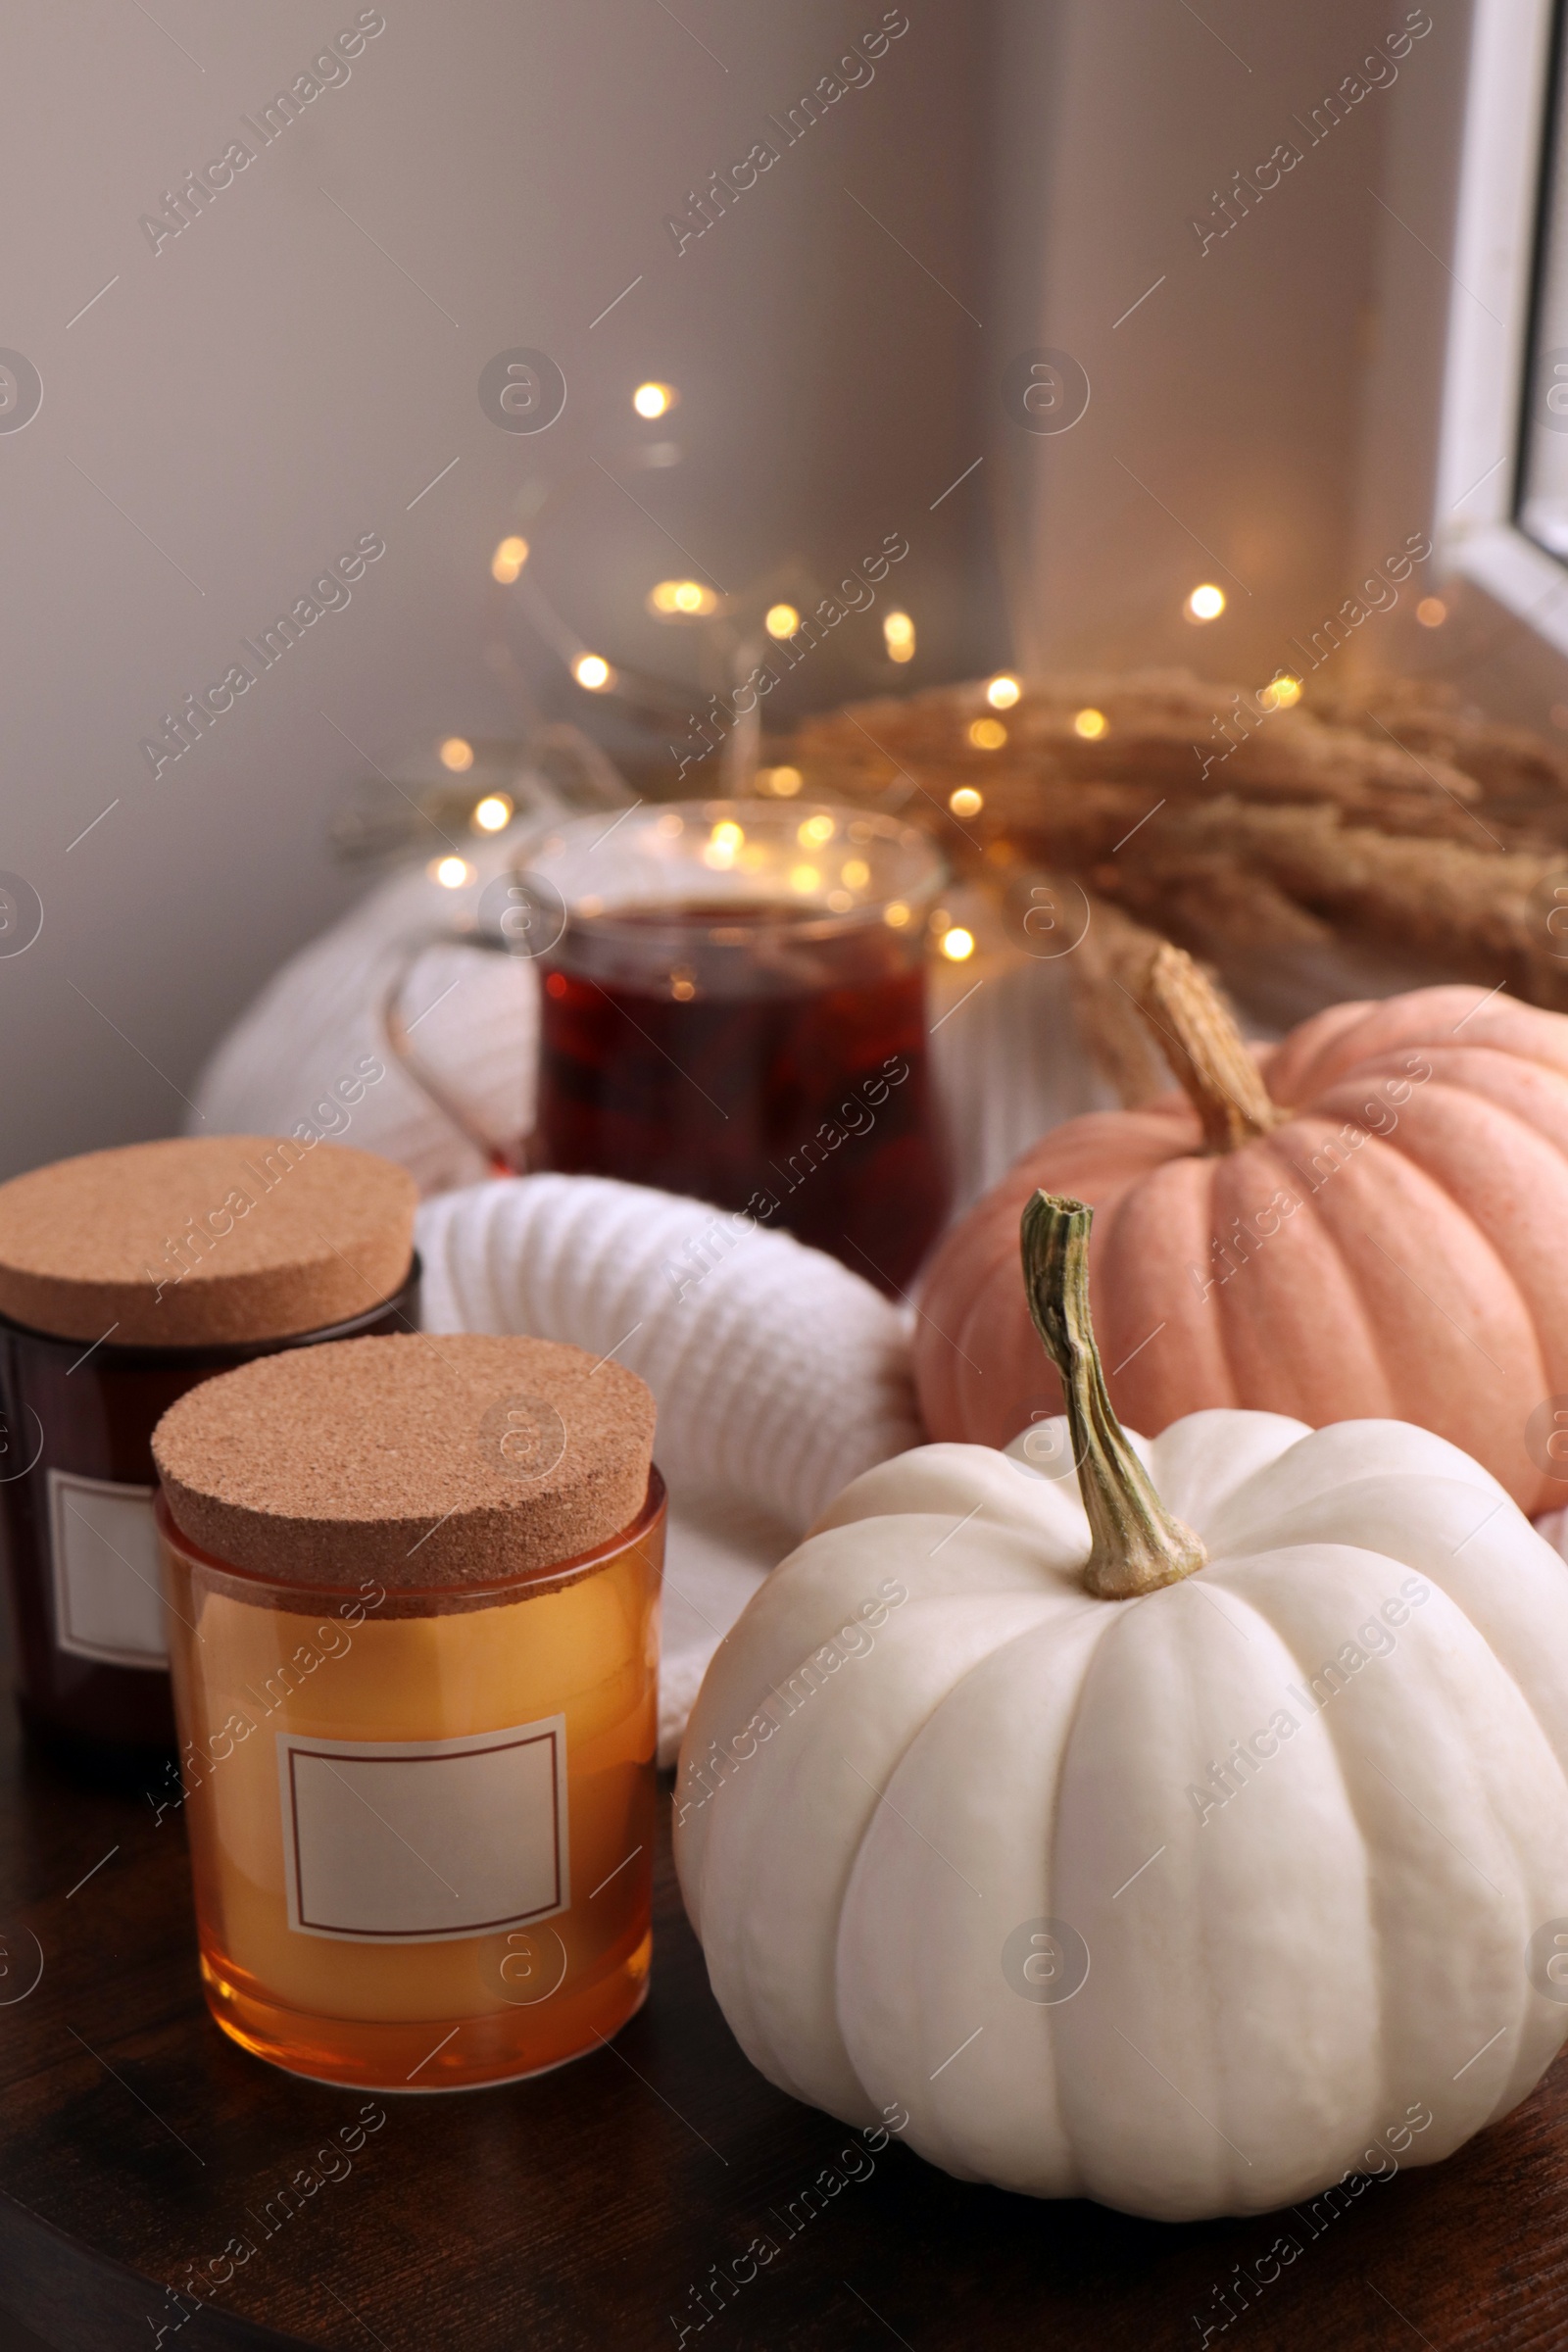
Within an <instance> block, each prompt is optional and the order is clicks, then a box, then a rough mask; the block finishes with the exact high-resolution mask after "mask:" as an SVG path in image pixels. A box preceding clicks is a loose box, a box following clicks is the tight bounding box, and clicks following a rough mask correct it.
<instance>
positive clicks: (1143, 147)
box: [991, 0, 1463, 684]
mask: <svg viewBox="0 0 1568 2352" xmlns="http://www.w3.org/2000/svg"><path fill="white" fill-rule="evenodd" d="M1002 13H1003V27H1004V30H1003V39H1004V42H1005V48H1006V50H1009V51H1010V52H1011V55H1012V57H1013V59H1014V60H1015V61H1016V63H1015V65H1014V67H1013V68H1012V69H1011V70H1010V71H1009V70H1008V67H1007V65H1006V62H1005V58H1004V60H1003V68H1002V82H1003V86H1004V88H1005V89H1006V90H1007V91H1008V93H1009V96H1008V100H1007V106H1008V137H1007V141H1006V153H1007V159H1008V160H1007V165H1006V169H1007V172H1008V173H1009V181H1008V186H1009V195H1010V197H1011V202H1010V203H1009V205H1008V207H1007V208H1006V209H1007V210H1008V212H1009V214H1010V215H1011V216H1012V217H1011V219H1010V221H1009V222H1008V225H1007V235H1006V241H1005V244H1003V245H1000V246H999V249H998V250H999V260H1000V265H1001V270H1002V277H1001V284H1000V289H999V297H998V308H999V312H1000V313H1001V315H1002V317H1003V318H1004V319H1005V332H1006V333H1007V334H1008V335H1010V337H1011V338H1012V340H1013V342H1014V344H1015V345H1021V344H1023V343H1040V344H1047V345H1059V346H1062V347H1064V348H1065V349H1067V350H1069V351H1070V352H1072V353H1073V354H1074V356H1075V357H1076V358H1077V359H1078V360H1079V361H1080V363H1081V365H1082V366H1083V367H1084V368H1085V369H1086V370H1087V372H1088V374H1089V377H1090V379H1091V382H1092V386H1093V397H1092V400H1091V405H1090V407H1089V410H1088V412H1087V414H1086V415H1085V417H1084V418H1083V420H1082V422H1081V423H1080V424H1078V425H1077V426H1076V427H1074V429H1073V430H1072V431H1070V432H1067V433H1063V434H1062V435H1060V436H1059V437H1057V438H1040V439H1031V438H1030V437H1029V436H1027V435H1025V434H1023V433H1021V432H1015V431H1014V432H1009V431H1007V430H1006V429H1005V428H1004V427H1003V426H1000V425H999V426H998V427H997V428H995V431H996V440H995V446H996V449H997V454H998V459H999V463H998V465H997V466H996V468H995V469H994V472H993V477H992V483H991V488H992V493H993V499H994V503H995V509H996V513H997V517H998V522H999V527H1000V529H1001V530H1002V532H1003V533H1004V535H1005V540H1006V543H1007V546H1008V561H1007V565H1006V572H1007V578H1008V580H1009V583H1010V584H1012V586H1013V590H1014V595H1015V602H1016V610H1017V613H1018V625H1019V631H1020V636H1021V638H1022V641H1023V647H1024V650H1025V651H1026V653H1028V654H1031V655H1033V656H1034V657H1035V658H1037V659H1041V660H1046V661H1049V662H1053V663H1056V664H1062V663H1075V662H1085V663H1094V662H1101V661H1105V662H1117V663H1121V662H1156V663H1164V662H1179V663H1187V664H1190V665H1191V666H1193V667H1195V668H1197V669H1198V670H1200V672H1201V673H1204V674H1209V675H1213V676H1216V677H1229V678H1238V679H1240V680H1242V681H1243V682H1244V683H1253V684H1260V683H1262V681H1263V680H1265V679H1266V678H1268V677H1269V676H1271V675H1272V674H1273V672H1274V670H1275V669H1276V668H1277V667H1278V666H1280V665H1281V664H1292V663H1294V664H1295V666H1297V667H1299V666H1300V662H1299V658H1298V657H1297V655H1296V654H1295V652H1294V651H1293V647H1292V644H1291V640H1292V638H1293V637H1296V636H1302V637H1305V636H1307V635H1308V634H1309V632H1310V631H1311V629H1312V628H1313V627H1314V626H1315V625H1316V624H1317V623H1319V622H1320V621H1321V620H1322V618H1323V617H1324V616H1325V615H1326V614H1327V613H1331V612H1333V611H1335V610H1336V609H1337V607H1338V606H1339V605H1340V603H1341V601H1342V600H1343V599H1344V598H1345V597H1346V596H1347V595H1348V594H1349V593H1350V592H1351V590H1352V589H1353V587H1354V585H1355V581H1356V579H1357V577H1358V575H1359V568H1360V566H1361V556H1362V548H1361V536H1362V530H1363V527H1365V526H1368V525H1370V524H1371V523H1372V521H1373V518H1371V517H1366V516H1358V514H1357V479H1358V468H1359V454H1358V453H1359V448H1360V430H1361V420H1362V414H1363V404H1364V401H1365V398H1366V368H1367V364H1368V362H1369V360H1370V358H1371V356H1372V354H1373V353H1374V351H1375V350H1376V348H1377V342H1378V336H1379V332H1380V312H1382V311H1383V310H1384V309H1385V308H1386V307H1387V308H1388V318H1387V327H1388V330H1389V331H1390V332H1392V333H1393V334H1394V335H1395V337H1396V338H1397V341H1398V345H1399V353H1400V356H1401V358H1402V362H1403V365H1402V367H1401V366H1400V365H1398V364H1397V365H1396V367H1395V368H1393V370H1391V371H1390V373H1389V376H1388V379H1387V382H1386V386H1385V390H1386V396H1387V397H1388V398H1389V399H1391V400H1395V401H1397V400H1400V399H1402V400H1404V401H1405V402H1406V403H1407V404H1409V406H1408V410H1407V413H1408V414H1409V416H1410V430H1409V432H1408V433H1407V435H1406V437H1405V438H1406V443H1407V445H1408V448H1409V449H1410V450H1411V451H1413V463H1411V464H1410V465H1409V466H1407V467H1406V470H1405V478H1404V479H1403V480H1402V481H1401V482H1400V483H1399V485H1398V495H1397V497H1392V498H1390V499H1388V500H1385V501H1384V503H1383V511H1382V512H1380V513H1379V514H1378V515H1377V516H1376V517H1375V527H1374V529H1373V535H1374V536H1376V532H1377V531H1381V530H1383V529H1385V528H1390V527H1395V526H1396V525H1397V528H1398V531H1399V533H1400V535H1401V536H1403V535H1404V534H1406V533H1410V532H1418V531H1420V530H1421V529H1422V528H1423V526H1424V525H1425V524H1426V523H1427V521H1428V520H1429V519H1430V500H1431V464H1432V457H1433V451H1432V447H1431V442H1430V438H1428V439H1427V440H1426V441H1425V442H1424V443H1423V441H1422V434H1423V432H1430V429H1431V427H1430V422H1429V415H1428V413H1429V412H1431V411H1433V409H1434V406H1435V399H1436V394H1437V390H1438V384H1437V378H1436V372H1435V371H1436V368H1437V367H1438V366H1439V365H1440V364H1441V349H1442V314H1443V302H1442V298H1441V290H1442V289H1443V288H1444V285H1445V280H1444V278H1443V275H1442V270H1441V265H1439V264H1437V263H1436V262H1434V261H1433V260H1431V259H1430V258H1429V257H1427V256H1426V255H1424V254H1423V253H1422V252H1421V251H1420V248H1419V246H1418V245H1416V244H1415V243H1413V242H1409V243H1408V250H1407V254H1406V255H1405V256H1401V257H1397V263H1396V266H1395V268H1394V269H1393V270H1391V271H1388V272H1383V273H1381V274H1380V255H1381V253H1382V248H1383V237H1382V232H1383V230H1384V228H1385V226H1386V224H1387V216H1386V214H1385V213H1384V212H1383V211H1382V209H1381V207H1380V205H1379V203H1378V201H1377V196H1378V194H1380V193H1382V191H1383V181H1384V177H1385V174H1386V172H1387V170H1388V159H1389V154H1390V150H1391V143H1392V142H1393V141H1394V140H1395V139H1396V136H1397V126H1398V125H1399V123H1401V121H1402V120H1403V119H1404V117H1405V116H1406V114H1407V112H1408V110H1409V109H1410V108H1411V106H1412V103H1413V104H1414V105H1415V107H1416V108H1418V109H1421V110H1428V109H1430V108H1431V105H1432V99H1433V93H1434V91H1436V90H1440V89H1441V90H1443V91H1444V92H1446V90H1447V88H1448V86H1449V85H1450V83H1451V79H1452V74H1453V68H1454V59H1455V58H1456V56H1458V55H1459V54H1460V50H1461V43H1462V33H1463V11H1462V10H1460V9H1457V8H1454V7H1448V8H1446V9H1445V8H1443V7H1442V6H1436V7H1435V8H1434V11H1433V19H1434V26H1433V30H1432V32H1431V33H1429V34H1428V35H1426V36H1425V37H1424V38H1422V39H1419V40H1415V41H1413V42H1412V44H1411V46H1410V49H1409V52H1408V54H1407V55H1406V56H1405V57H1404V58H1403V59H1402V60H1397V61H1390V63H1389V64H1388V65H1387V66H1384V67H1379V68H1375V69H1373V72H1374V73H1377V74H1378V75H1380V76H1381V77H1382V79H1383V82H1384V85H1385V86H1382V87H1376V88H1370V89H1369V90H1368V92H1367V94H1366V96H1365V97H1364V98H1362V99H1361V100H1359V101H1352V102H1351V103H1350V104H1349V106H1348V113H1347V118H1346V120H1344V121H1343V122H1341V123H1338V125H1337V126H1336V127H1334V128H1332V129H1330V130H1326V131H1322V132H1320V133H1319V135H1318V139H1317V143H1316V144H1315V145H1313V144H1312V143H1311V135H1312V128H1313V124H1312V112H1313V109H1314V107H1316V106H1318V105H1320V104H1321V102H1322V100H1323V98H1324V96H1325V94H1326V93H1327V92H1329V91H1330V90H1334V89H1337V88H1339V87H1340V85H1341V84H1342V83H1343V81H1344V80H1345V77H1346V76H1347V75H1350V74H1354V73H1358V72H1359V71H1360V67H1361V61H1362V60H1363V58H1364V57H1365V56H1366V55H1367V53H1368V52H1369V50H1371V49H1372V48H1373V47H1374V46H1375V45H1376V44H1377V43H1378V42H1379V41H1381V40H1382V39H1383V37H1384V36H1385V35H1386V34H1388V33H1390V32H1394V31H1396V30H1397V28H1398V27H1399V26H1400V25H1403V23H1404V19H1405V15H1406V11H1405V8H1404V6H1403V5H1402V4H1400V0H1390V4H1389V5H1384V6H1373V5H1369V4H1368V0H1324V4H1323V5H1320V6H1316V7H1313V8H1311V9H1300V8H1296V9H1287V8H1280V7H1276V8H1269V9H1261V10H1260V9H1256V8H1245V7H1242V6H1240V5H1238V4H1237V0H1213V4H1211V5H1204V6H1203V7H1201V9H1199V10H1198V11H1197V12H1196V13H1195V12H1194V11H1193V10H1190V9H1188V8H1186V7H1184V6H1181V5H1172V6H1166V5H1164V4H1163V0H1132V4H1131V5H1124V6H1118V7H1115V8H1107V7H1104V6H1103V5H1099V4H1097V0H1065V4H1064V6H1063V7H1062V8H1061V9H1060V10H1059V11H1058V12H1057V14H1056V18H1055V22H1054V37H1053V38H1052V40H1051V41H1050V43H1049V46H1048V44H1047V43H1046V41H1045V40H1044V39H1043V17H1042V12H1041V11H1040V10H1039V9H1038V8H1037V7H1033V6H1031V5H1029V0H1008V4H1007V5H1005V7H1004V9H1003V12H1002ZM1417 13H1418V14H1419V13H1424V12H1417ZM1391 76H1397V77H1394V78H1391ZM1363 78H1364V79H1365V78H1368V77H1366V76H1363ZM1032 90H1039V91H1040V99H1039V101H1036V100H1034V99H1033V98H1032V97H1031V95H1030V93H1031V91H1032ZM1032 109H1034V110H1035V136H1034V139H1033V141H1032V142H1031V140H1030V136H1029V132H1030V115H1031V110H1032ZM1438 111H1439V119H1440V128H1441V115H1442V109H1441V107H1440V108H1439V110H1438ZM1422 120H1423V121H1425V120H1426V115H1425V113H1423V115H1422ZM1282 142H1289V143H1290V145H1291V146H1292V148H1293V149H1294V151H1295V152H1296V154H1297V155H1298V156H1299V161H1298V162H1296V163H1294V164H1292V165H1290V166H1289V167H1288V168H1286V169H1282V170H1280V172H1279V179H1278V184H1277V186H1275V187H1273V188H1272V189H1271V190H1265V191H1264V192H1263V193H1262V195H1261V200H1260V201H1259V199H1258V197H1257V196H1256V195H1255V194H1253V195H1248V194H1247V191H1246V190H1245V189H1244V191H1243V196H1244V199H1245V201H1246V202H1247V203H1248V205H1249V206H1250V210H1249V211H1248V212H1247V214H1246V216H1245V217H1243V215H1242V214H1241V212H1240V210H1239V209H1238V208H1236V207H1234V206H1233V214H1234V218H1235V222H1236V224H1235V225H1234V226H1233V227H1232V228H1231V229H1230V233H1229V234H1227V235H1220V234H1218V233H1215V234H1214V236H1213V238H1212V241H1211V242H1209V243H1208V245H1207V247H1206V250H1205V248H1204V246H1203V243H1202V240H1201V236H1200V234H1199V231H1198V230H1197V229H1195V227H1194V225H1193V224H1194V222H1195V221H1199V222H1201V223H1202V224H1203V225H1204V226H1206V227H1209V228H1211V229H1213V230H1215V231H1216V232H1217V231H1218V230H1220V229H1222V228H1223V227H1224V226H1225V217H1224V215H1223V214H1222V213H1220V212H1218V211H1217V210H1216V206H1215V202H1214V198H1215V194H1216V191H1218V192H1224V191H1225V190H1226V189H1228V188H1229V187H1230V186H1231V185H1232V184H1233V175H1234V173H1235V172H1237V171H1240V172H1243V173H1245V174H1246V175H1247V176H1248V178H1250V179H1251V180H1252V181H1253V183H1254V188H1255V187H1256V186H1257V184H1258V178H1259V175H1258V173H1257V172H1256V169H1255V167H1257V166H1258V165H1262V164H1265V163H1266V161H1267V159H1269V158H1270V157H1271V156H1273V155H1274V153H1275V150H1276V148H1277V147H1278V146H1279V145H1280V144H1281V143H1282ZM1031 146H1032V150H1033V156H1034V178H1035V190H1036V192H1035V198H1034V213H1035V216H1036V217H1037V218H1038V220H1039V221H1040V222H1041V224H1042V228H1041V234H1040V236H1039V239H1038V241H1037V242H1035V243H1033V244H1031V242H1030V240H1029V239H1028V237H1027V236H1026V235H1025V234H1023V233H1022V232H1021V230H1020V227H1019V221H1018V217H1017V216H1018V213H1019V210H1020V207H1019V202H1018V182H1019V179H1020V175H1021V174H1022V173H1023V172H1024V171H1025V168H1026V159H1027V157H1028V155H1029V153H1030V149H1031ZM1276 168H1277V169H1278V167H1276ZM1451 174H1452V150H1451V146H1445V145H1444V144H1443V142H1442V139H1441V137H1440V138H1439V139H1437V140H1435V141H1433V142H1432V143H1431V144H1430V145H1429V147H1428V150H1427V179H1428V182H1429V186H1428V189H1427V191H1426V194H1427V199H1428V213H1427V214H1425V215H1424V216H1423V221H1424V223H1425V225H1424V233H1425V234H1426V235H1427V236H1428V238H1429V240H1430V241H1432V242H1434V243H1437V244H1440V246H1441V241H1442V238H1443V236H1444V235H1445V234H1446V217H1445V216H1444V214H1443V199H1444V194H1445V190H1446V189H1451ZM1264 176H1268V174H1266V173H1265V175H1264ZM1374 191H1376V193H1375V192H1374ZM1434 210H1435V211H1436V215H1437V219H1436V222H1435V223H1434V221H1433V220H1432V218H1431V215H1432V212H1433V211H1434ZM1410 257H1413V260H1414V264H1415V272H1416V276H1417V278H1418V279H1419V280H1420V282H1419V283H1418V284H1417V285H1415V287H1414V289H1413V292H1412V296H1411V299H1410V300H1409V301H1408V302H1406V304H1405V306H1404V309H1403V311H1402V312H1399V311H1397V309H1396V308H1394V307H1392V305H1391V301H1390V296H1391V283H1392V286H1393V288H1395V289H1397V288H1399V287H1401V286H1403V285H1404V284H1406V283H1407V282H1408V281H1409V280H1410V277H1411V271H1410V268H1409V260H1410ZM1401 269H1402V275H1401V273H1400V271H1401ZM1423 272H1424V273H1425V276H1424V277H1423V276H1422V275H1421V273H1423ZM1161 278H1163V279H1164V283H1163V284H1158V283H1157V281H1159V280H1160V279H1161ZM1386 280H1389V281H1391V282H1386ZM1429 281H1435V284H1433V283H1431V282H1429ZM1152 286H1157V290H1156V291H1154V292H1152V293H1150V294H1149V296H1148V299H1147V300H1146V301H1144V302H1142V303H1141V305H1140V307H1139V308H1138V309H1137V310H1136V311H1134V312H1133V314H1132V316H1131V317H1127V318H1122V314H1123V313H1125V312H1126V311H1127V309H1128V306H1129V305H1131V304H1133V303H1136V302H1138V301H1139V297H1140V296H1142V295H1143V294H1144V293H1145V291H1146V289H1148V288H1150V287H1152ZM1434 316H1435V319H1436V327H1435V331H1426V329H1427V328H1428V327H1430V325H1431V321H1432V319H1433V318H1434ZM1118 318H1122V323H1121V324H1120V325H1117V324H1116V323H1115V321H1116V320H1117V319H1118ZM1423 322H1425V323H1423ZM1423 334H1424V340H1423V339H1422V337H1423ZM1135 475H1136V476H1137V477H1138V478H1137V479H1134V476H1135ZM1200 543H1201V544H1200ZM1201 580H1214V581H1217V582H1218V584H1219V585H1220V586H1221V587H1223V588H1224V589H1225V591H1226V593H1227V596H1228V597H1229V599H1230V603H1229V607H1228V610H1227V612H1226V613H1225V614H1224V616H1223V617H1222V618H1221V619H1220V620H1219V621H1217V622H1214V623H1212V624H1211V625H1209V626H1208V627H1206V628H1195V627H1193V626H1192V625H1191V624H1190V623H1188V622H1186V621H1185V620H1184V619H1183V618H1182V617H1181V611H1180V608H1181V603H1182V600H1183V598H1184V596H1185V594H1186V592H1187V590H1188V589H1189V588H1190V587H1192V586H1193V585H1195V584H1196V583H1197V582H1199V581H1201Z"/></svg>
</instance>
